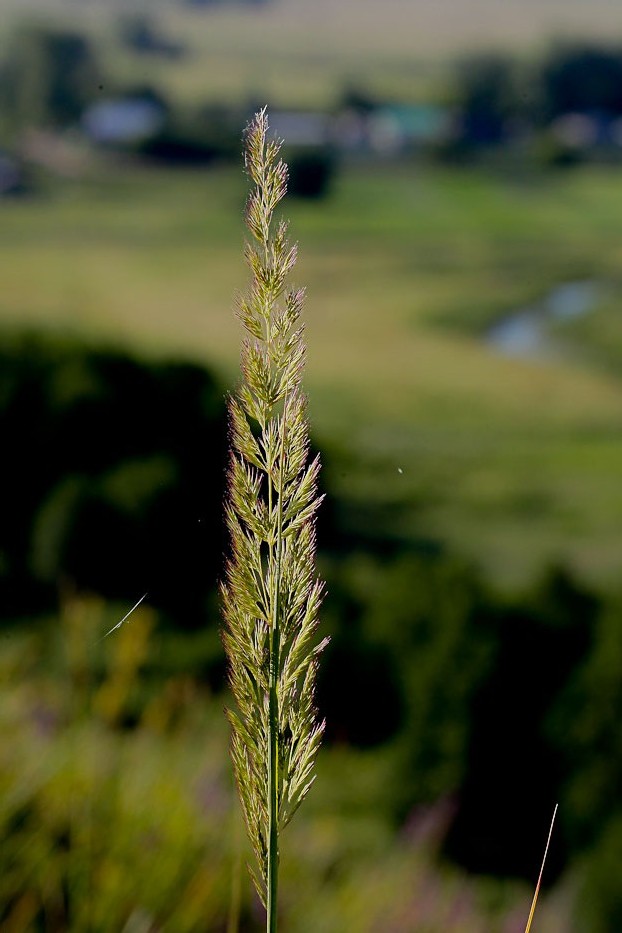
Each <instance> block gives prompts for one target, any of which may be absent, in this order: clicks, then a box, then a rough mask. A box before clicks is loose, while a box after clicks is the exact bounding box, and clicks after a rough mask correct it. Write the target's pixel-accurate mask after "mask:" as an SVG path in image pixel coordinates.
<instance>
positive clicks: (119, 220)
mask: <svg viewBox="0 0 622 933" xmlns="http://www.w3.org/2000/svg"><path fill="white" fill-rule="evenodd" d="M244 192H245V185H244V179H243V177H242V176H241V173H240V172H239V171H238V170H237V169H233V168H232V169H229V168H218V169H212V170H203V171H193V172H183V173H182V172H176V171H174V170H159V169H152V170H145V169H143V168H141V169H140V170H139V169H138V168H137V167H136V166H133V165H132V164H127V163H124V162H120V163H118V164H114V165H112V166H111V165H108V166H105V165H98V166H96V167H94V168H91V169H89V170H88V172H87V173H86V174H85V175H83V177H82V178H81V179H80V180H72V181H65V182H63V183H60V184H58V183H55V184H54V186H53V187H50V189H49V190H45V191H43V192H42V193H40V194H37V195H36V196H33V197H31V198H24V199H21V200H14V201H10V202H9V201H7V202H5V203H4V204H3V205H2V221H1V227H0V246H1V248H0V281H2V283H3V287H2V290H1V292H0V318H1V320H2V324H3V326H4V328H5V329H9V330H14V329H28V328H36V329H41V328H42V329H43V330H47V331H53V332H63V333H70V334H72V335H76V336H79V337H81V338H83V339H86V340H88V341H91V342H93V343H100V342H102V341H103V342H105V343H108V344H113V345H116V346H123V347H127V348H130V349H132V350H135V351H138V352H139V353H140V354H142V355H144V356H150V357H154V356H156V357H160V356H166V357H168V356H176V357H182V358H186V359H191V360H195V361H200V362H203V363H205V364H207V365H209V366H211V367H213V368H214V369H215V370H216V371H217V372H218V373H219V375H220V377H221V379H222V381H223V383H224V384H231V383H232V382H233V381H234V380H235V378H236V369H237V364H238V347H239V339H240V330H239V327H238V324H237V322H236V320H235V319H234V316H233V314H232V310H231V309H232V304H233V298H234V295H235V293H236V291H237V290H239V289H240V288H241V287H243V285H244V282H245V281H246V270H245V268H244V265H243V262H242V259H241V249H240V247H241V243H242V239H243V235H244V234H243V223H242V211H243V202H244ZM621 211H622V186H621V185H620V180H619V175H618V173H617V172H616V171H615V170H614V169H603V168H601V169H598V170H597V169H580V170H574V171H571V172H556V173H551V174H538V173H534V174H530V173H528V172H526V171H522V172H521V173H520V174H519V175H518V176H517V177H508V176H507V175H501V174H496V173H495V172H494V171H491V170H483V169H481V170H476V169H471V168H461V169H452V168H445V169H443V168H438V167H437V168H426V167H424V166H422V165H421V166H420V165H414V164H413V165H401V166H390V167H383V166H374V167H373V168H372V167H369V168H367V167H362V166H355V167H343V168H342V171H341V173H340V174H339V176H338V178H337V181H336V185H335V189H334V191H333V193H332V194H331V196H330V197H329V198H328V199H327V200H325V201H323V202H301V201H295V200H290V201H289V202H288V203H287V210H286V212H287V216H288V217H289V218H290V220H291V225H292V230H293V232H294V235H295V237H296V239H297V240H298V241H299V243H300V247H301V256H300V262H299V264H298V266H297V278H298V280H299V282H300V283H301V284H304V285H306V287H307V290H308V301H307V310H306V320H307V338H308V347H309V350H308V368H307V378H306V385H307V388H308V391H309V394H310V399H311V407H310V412H311V419H312V431H313V434H314V436H315V438H316V441H317V442H318V443H320V444H321V446H322V447H323V448H324V449H325V450H327V451H328V452H331V451H332V455H331V454H330V453H329V455H328V456H326V457H325V460H326V461H327V463H328V469H327V479H326V482H328V483H329V484H330V486H331V489H332V490H334V491H335V492H337V493H338V494H339V497H340V498H342V499H343V501H344V502H346V503H347V512H348V518H347V521H348V522H349V523H350V526H351V528H352V530H353V531H356V532H357V533H360V534H362V535H364V534H365V532H366V531H368V530H369V523H370V522H373V523H374V525H375V527H374V531H383V532H386V533H387V534H391V535H394V536H398V537H400V538H405V539H418V540H421V539H423V540H431V541H443V542H447V543H448V544H449V545H450V546H451V547H452V548H453V549H454V550H455V551H458V552H459V553H462V554H464V555H466V556H467V557H469V558H471V559H473V561H474V562H476V563H477V564H478V565H480V566H482V567H483V568H484V569H485V570H486V571H489V572H490V573H491V575H492V578H493V579H494V580H495V581H496V582H498V583H499V584H502V585H511V586H513V585H518V584H522V583H524V582H525V581H527V580H529V579H530V578H531V577H532V575H533V574H534V573H535V572H536V571H538V570H540V569H541V567H542V566H543V564H546V563H547V562H558V561H565V562H568V563H569V564H570V565H572V566H573V567H575V568H576V569H577V570H579V571H580V572H581V573H582V574H584V575H585V576H586V577H587V578H590V579H593V580H595V581H599V582H605V581H610V580H613V579H615V578H616V576H617V574H618V572H619V567H620V565H621V564H622V491H621V490H622V487H621V486H620V481H619V477H620V475H622V435H621V431H620V424H621V422H622V377H621V373H622V369H621V366H620V364H621V363H622V327H621V325H620V317H619V314H620V296H621V295H622V275H621V273H620V269H621V268H622V263H621V260H622V246H621V245H620V238H619V223H620V221H619V218H620V216H621ZM584 279H590V280H595V281H597V282H599V283H601V284H602V289H601V293H602V294H601V300H600V302H599V304H598V306H597V307H595V308H594V309H593V310H592V312H590V313H589V314H586V315H585V316H584V317H582V318H581V319H580V320H575V321H572V322H570V323H568V324H564V325H559V328H558V329H559V334H558V336H560V340H561V345H562V346H563V348H564V349H563V352H560V353H558V354H557V355H556V356H554V357H553V358H551V359H546V360H542V359H541V360H528V359H510V358H506V357H503V356H501V355H500V354H499V353H498V352H496V351H495V350H494V349H493V348H492V347H490V346H489V345H488V344H487V342H486V340H485V339H484V336H485V329H486V327H487V326H488V325H489V324H490V323H491V322H493V321H495V320H497V319H499V317H502V316H503V315H504V314H506V313H508V312H511V311H512V310H514V309H519V308H521V307H522V306H524V305H526V304H528V303H529V302H531V301H533V300H536V299H538V298H541V297H542V296H543V295H546V293H547V292H548V291H549V290H550V289H551V288H552V287H554V286H555V285H556V284H559V283H563V282H568V281H575V280H584ZM370 503H372V504H373V508H372V507H370Z"/></svg>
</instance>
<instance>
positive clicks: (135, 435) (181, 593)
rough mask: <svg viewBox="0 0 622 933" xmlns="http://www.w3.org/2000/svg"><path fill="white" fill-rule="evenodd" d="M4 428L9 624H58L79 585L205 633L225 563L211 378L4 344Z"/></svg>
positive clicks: (0, 403) (113, 355)
mask: <svg viewBox="0 0 622 933" xmlns="http://www.w3.org/2000/svg"><path fill="white" fill-rule="evenodd" d="M0 417H1V419H2V425H3V434H4V438H5V443H6V445H7V449H6V453H5V457H4V463H3V469H4V478H5V482H4V484H3V487H2V490H0V502H1V503H2V514H3V522H2V527H1V528H0V550H1V551H2V552H3V554H4V562H3V566H2V570H1V573H0V586H1V588H2V593H3V600H2V604H3V612H2V615H3V617H4V618H6V617H7V616H9V617H10V615H11V614H16V615H17V614H18V615H19V616H20V617H23V616H25V615H26V614H27V613H28V612H35V613H36V612H40V611H51V610H52V609H53V608H54V606H55V603H56V596H55V593H56V588H57V586H58V585H59V583H60V582H61V581H62V580H65V581H66V580H71V581H73V583H74V584H76V585H77V586H79V587H80V588H83V589H90V590H93V591H95V592H98V593H100V594H101V595H104V596H108V597H112V598H115V597H116V598H119V597H123V598H127V599H131V598H132V596H134V599H136V598H138V596H139V595H140V594H139V593H136V588H137V587H138V588H140V587H141V586H142V592H145V591H147V590H148V591H149V592H150V594H151V599H152V604H154V605H156V606H158V608H159V609H160V610H163V611H165V612H169V613H170V614H171V615H172V616H173V617H175V618H176V621H177V622H178V624H183V625H184V626H185V627H198V626H199V624H200V620H201V617H202V614H203V611H204V606H205V603H206V600H207V599H208V597H209V595H210V593H211V592H212V591H213V590H214V589H215V586H216V576H217V573H218V569H219V566H220V556H221V542H220V538H219V536H218V531H217V529H218V524H219V518H220V501H221V497H222V486H223V481H222V467H223V463H224V457H225V453H224V438H225V424H224V421H225V412H224V405H223V403H222V400H221V393H220V391H219V388H218V387H217V385H216V384H215V381H214V379H213V377H212V376H211V375H210V374H209V373H208V372H206V371H205V370H204V369H202V368H199V367H196V366H192V365H189V364H183V363H168V362H150V363H148V362H146V361H137V360H132V359H130V358H129V357H128V356H126V355H124V354H122V353H118V352H114V351H106V350H104V349H100V350H98V351H95V350H91V349H88V348H86V347H84V346H81V345H79V344H77V343H72V342H69V341H62V342H60V341H50V340H47V341H46V340H44V339H42V338H39V339H34V338H32V337H31V338H25V337H24V338H15V339H13V340H11V339H8V338H5V340H4V344H3V346H2V347H0ZM24 425H28V429H27V430H25V429H24ZM25 464H26V465H27V467H26V468H27V469H28V468H30V474H29V476H28V479H27V480H26V479H25V476H24V469H25V466H24V465H25ZM214 529H215V530H214ZM206 566H207V567H210V566H211V579H210V578H209V576H208V578H207V583H206V582H205V581H206V574H205V569H206ZM199 568H200V570H201V571H202V572H201V573H200V572H199Z"/></svg>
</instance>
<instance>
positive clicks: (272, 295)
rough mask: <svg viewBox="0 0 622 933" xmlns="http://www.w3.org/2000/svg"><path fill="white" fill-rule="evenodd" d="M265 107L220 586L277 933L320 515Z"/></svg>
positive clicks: (311, 679) (236, 738) (264, 885)
mask: <svg viewBox="0 0 622 933" xmlns="http://www.w3.org/2000/svg"><path fill="white" fill-rule="evenodd" d="M267 129H268V122H267V117H266V111H265V109H264V110H262V111H260V112H259V113H258V114H256V116H255V118H254V119H253V121H252V122H251V124H250V126H249V127H248V129H247V133H246V148H245V164H246V168H247V171H248V174H249V175H250V177H251V179H252V181H253V183H254V187H253V189H252V191H251V194H250V196H249V198H248V202H247V207H246V223H247V226H248V229H249V230H250V232H251V234H252V237H253V240H254V242H252V243H248V244H247V246H246V260H247V263H248V265H249V267H250V269H251V273H252V285H251V289H250V293H249V295H248V296H247V297H244V298H242V299H240V301H239V306H238V316H239V318H240V321H241V322H242V325H243V327H244V330H245V337H244V341H243V345H242V374H243V381H242V384H241V386H240V387H239V389H238V392H237V397H234V398H232V399H231V400H230V404H229V412H230V441H231V460H230V468H229V492H228V499H227V505H226V516H227V523H228V527H229V532H230V536H231V555H230V559H229V562H228V565H227V571H226V580H225V582H224V584H223V587H222V591H223V605H224V616H225V632H224V643H225V649H226V651H227V654H228V659H229V670H230V683H231V688H232V691H233V694H234V697H235V700H236V704H237V710H235V711H229V713H228V715H229V719H230V722H231V726H232V740H231V751H232V758H233V765H234V770H235V776H236V780H237V785H238V790H239V794H240V799H241V803H242V808H243V813H244V818H245V821H246V826H247V829H248V833H249V836H250V839H251V842H252V845H253V849H254V851H255V855H256V858H257V870H256V871H255V872H253V877H254V880H255V884H256V886H257V890H258V892H259V894H260V896H261V898H262V900H263V902H264V904H265V906H266V908H267V912H268V930H275V929H276V894H277V877H278V874H277V872H278V838H279V832H280V830H281V829H283V828H284V827H285V826H286V825H287V823H288V822H289V820H290V819H291V818H292V816H293V814H294V813H295V812H296V810H297V808H298V807H299V806H300V804H301V802H302V801H303V799H304V797H305V796H306V794H307V792H308V791H309V788H310V787H311V784H312V783H313V779H314V774H313V767H314V760H315V756H316V753H317V750H318V747H319V744H320V741H321V737H322V732H323V723H319V722H318V721H317V718H316V712H315V707H314V686H315V673H316V667H317V659H318V655H319V654H320V652H321V651H322V649H323V648H324V646H325V643H326V640H323V641H320V642H318V639H317V637H316V629H317V625H318V609H319V606H320V603H321V600H322V584H321V583H320V582H319V581H318V580H317V578H316V575H315V569H314V566H315V532H314V516H315V512H316V509H317V507H318V505H319V503H320V501H321V496H318V493H317V475H318V471H319V460H318V459H317V458H316V459H315V460H313V461H312V462H311V463H308V451H309V439H308V427H307V421H306V414H305V398H304V395H303V394H302V389H301V377H302V371H303V368H304V359H305V345H304V340H303V329H302V327H301V325H300V323H299V319H300V315H301V311H302V304H303V298H304V293H303V292H302V291H301V290H296V289H288V288H287V285H286V282H287V277H288V274H289V272H290V271H291V269H292V267H293V266H294V263H295V261H296V247H295V246H292V245H290V244H289V243H288V240H287V224H286V223H285V222H283V221H281V222H279V223H275V222H274V219H273V214H274V210H275V208H276V206H277V204H278V203H279V201H280V200H281V199H282V198H283V196H284V194H285V191H286V186H287V166H286V165H285V163H284V162H283V161H281V160H280V159H279V144H278V143H276V142H273V141H269V140H267V139H266V133H267Z"/></svg>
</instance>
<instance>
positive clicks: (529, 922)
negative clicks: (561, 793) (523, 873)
mask: <svg viewBox="0 0 622 933" xmlns="http://www.w3.org/2000/svg"><path fill="white" fill-rule="evenodd" d="M557 807H558V804H555V809H554V810H553V817H552V819H551V825H550V827H549V835H548V838H547V840H546V846H545V847H544V856H543V857H542V865H541V866H540V874H539V875H538V882H537V884H536V890H535V891H534V894H533V900H532V902H531V910H530V911H529V917H528V919H527V926H526V927H525V933H529V931H530V930H531V923H532V921H533V915H534V914H535V912H536V904H537V903H538V895H539V894H540V885H541V884H542V875H543V874H544V866H545V864H546V857H547V855H548V854H549V845H550V844H551V836H552V835H553V826H554V824H555V817H556V816H557Z"/></svg>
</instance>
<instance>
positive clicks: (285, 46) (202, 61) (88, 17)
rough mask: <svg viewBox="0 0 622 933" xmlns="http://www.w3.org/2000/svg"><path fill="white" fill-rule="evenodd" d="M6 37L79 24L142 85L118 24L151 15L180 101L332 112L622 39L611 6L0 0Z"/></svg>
mask: <svg viewBox="0 0 622 933" xmlns="http://www.w3.org/2000/svg"><path fill="white" fill-rule="evenodd" d="M2 9H3V12H4V13H5V17H4V22H3V24H0V40H1V39H2V34H3V33H4V35H5V37H6V36H7V35H9V33H8V32H7V30H8V29H9V28H10V26H11V22H12V20H13V21H14V20H15V19H16V18H17V16H21V17H22V18H23V17H24V16H29V17H36V18H39V19H43V20H44V21H52V22H54V23H55V24H56V25H57V26H58V25H59V24H61V23H63V22H64V23H65V24H67V25H69V26H73V27H74V28H75V26H76V24H78V23H79V24H80V26H81V28H84V29H86V30H87V31H88V32H89V33H91V34H92V35H93V36H96V37H97V38H98V40H100V41H101V43H102V44H101V47H100V52H101V53H102V56H103V60H104V64H105V65H106V67H107V69H109V71H110V73H112V74H114V75H115V80H116V81H119V82H121V83H122V82H124V81H125V82H135V83H138V84H140V83H142V82H144V80H145V73H146V72H145V67H144V63H143V62H141V61H140V60H139V59H136V57H134V56H131V55H130V54H127V53H124V52H123V51H122V50H121V49H120V47H119V21H120V20H119V18H120V17H127V16H130V15H132V13H134V12H137V11H138V12H149V13H150V14H153V15H155V16H156V17H157V22H158V24H159V25H160V26H161V27H162V28H163V30H164V32H165V34H166V35H167V36H168V37H170V38H171V39H173V40H175V41H180V42H182V43H183V44H184V45H185V46H186V48H187V55H186V56H185V57H184V58H182V59H181V60H170V61H167V60H166V59H165V58H162V59H160V60H153V61H150V62H149V67H148V75H149V81H152V82H155V83H156V84H157V85H158V86H161V87H163V88H165V89H166V90H167V91H168V92H169V93H171V94H172V95H173V96H174V97H175V98H176V99H177V100H179V101H181V102H188V103H191V102H192V103H196V102H197V101H203V100H206V101H212V102H218V103H223V102H224V103H226V102H232V101H238V100H247V99H248V98H249V96H251V97H252V98H253V99H254V100H256V101H258V102H261V103H264V102H270V103H272V104H275V105H279V106H295V107H299V106H310V107H314V106H315V107H317V106H319V107H325V106H331V105H334V103H335V102H336V101H337V100H338V99H339V98H340V95H341V94H342V93H343V89H344V87H351V86H354V87H362V88H363V89H368V90H370V91H371V92H372V93H374V94H377V95H379V96H380V97H385V96H389V97H396V98H398V99H404V100H411V99H412V98H413V96H419V97H421V98H426V97H427V96H428V95H429V93H430V90H431V89H432V90H433V93H435V94H436V93H438V90H439V86H441V87H442V86H446V87H448V86H449V85H448V84H447V81H446V78H447V65H448V62H450V61H451V60H453V59H455V57H456V56H461V55H465V54H469V53H472V52H475V51H482V50H484V51H487V50H490V49H492V48H494V49H505V50H507V51H510V52H512V53H516V54H518V55H520V56H521V57H523V58H524V59H525V62H526V64H527V66H528V65H529V61H530V60H531V58H532V57H533V56H534V53H537V52H538V51H539V50H540V49H542V48H543V47H546V46H547V45H548V44H549V42H550V41H553V40H556V39H558V38H559V37H560V36H561V37H570V38H572V37H580V38H582V39H588V38H590V39H591V38H593V39H596V40H607V41H608V40H609V39H610V38H611V36H612V35H615V33H616V31H617V30H618V29H619V13H618V9H617V6H616V4H615V3H612V2H610V0H591V2H589V3H587V2H577V0H574V2H565V0H541V2H538V3H536V2H529V0H527V2H521V0H513V2H512V0H510V2H504V3H499V2H498V0H436V2H435V3H428V2H425V0H409V2H404V0H383V2H382V3H378V2H375V0H275V2H273V3H270V4H268V5H266V6H261V7H259V8H258V9H253V8H252V6H246V7H245V6H244V5H243V4H231V5H227V4H224V5H221V6H219V5H215V6H214V7H213V8H210V9H208V10H205V9H200V8H198V9H192V8H191V7H190V5H187V6H186V5H184V4H183V3H182V2H179V3H175V2H168V0H160V2H154V3H150V4H148V5H147V7H145V5H144V4H140V3H133V4H132V3H126V2H123V0H90V2H89V0H84V2H82V3H80V4H77V3H76V2H74V0H3V3H2Z"/></svg>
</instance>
